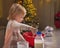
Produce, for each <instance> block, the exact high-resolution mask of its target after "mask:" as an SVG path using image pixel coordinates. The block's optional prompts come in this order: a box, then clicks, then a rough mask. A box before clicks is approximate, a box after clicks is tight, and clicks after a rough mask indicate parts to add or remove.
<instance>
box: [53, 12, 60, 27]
mask: <svg viewBox="0 0 60 48" xmlns="http://www.w3.org/2000/svg"><path fill="white" fill-rule="evenodd" d="M54 24H55V27H56V28H60V12H58V13H57V14H56V15H55V21H54Z"/></svg>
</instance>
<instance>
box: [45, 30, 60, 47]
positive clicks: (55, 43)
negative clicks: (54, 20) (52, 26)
mask: <svg viewBox="0 0 60 48" xmlns="http://www.w3.org/2000/svg"><path fill="white" fill-rule="evenodd" d="M49 39H50V38H49ZM49 39H48V37H47V38H45V47H44V48H60V30H55V31H54V32H53V37H52V40H51V39H50V41H49ZM48 42H50V44H49V43H48Z"/></svg>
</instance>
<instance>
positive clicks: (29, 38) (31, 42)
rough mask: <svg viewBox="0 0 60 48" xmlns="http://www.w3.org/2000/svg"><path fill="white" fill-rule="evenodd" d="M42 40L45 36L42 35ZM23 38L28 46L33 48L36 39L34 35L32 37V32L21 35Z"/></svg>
mask: <svg viewBox="0 0 60 48" xmlns="http://www.w3.org/2000/svg"><path fill="white" fill-rule="evenodd" d="M42 36H43V38H44V37H45V34H43V33H42ZM23 37H24V38H25V39H26V41H28V42H29V45H30V46H32V47H33V46H34V39H35V37H36V34H35V35H34V36H33V34H32V32H25V33H23Z"/></svg>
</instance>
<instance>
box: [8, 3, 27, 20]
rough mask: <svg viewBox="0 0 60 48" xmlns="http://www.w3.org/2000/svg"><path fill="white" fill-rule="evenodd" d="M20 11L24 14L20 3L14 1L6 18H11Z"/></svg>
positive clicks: (24, 10)
mask: <svg viewBox="0 0 60 48" xmlns="http://www.w3.org/2000/svg"><path fill="white" fill-rule="evenodd" d="M21 13H24V14H25V15H26V9H25V8H24V7H23V6H21V5H20V4H17V3H14V4H13V5H12V6H11V8H10V10H9V16H8V18H7V19H8V20H10V19H11V20H13V19H14V18H13V16H14V15H16V14H21Z"/></svg>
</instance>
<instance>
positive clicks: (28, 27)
mask: <svg viewBox="0 0 60 48" xmlns="http://www.w3.org/2000/svg"><path fill="white" fill-rule="evenodd" d="M13 26H14V28H19V29H20V30H22V29H23V30H30V29H31V28H33V29H36V28H34V27H32V26H29V25H27V24H23V23H13Z"/></svg>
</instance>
